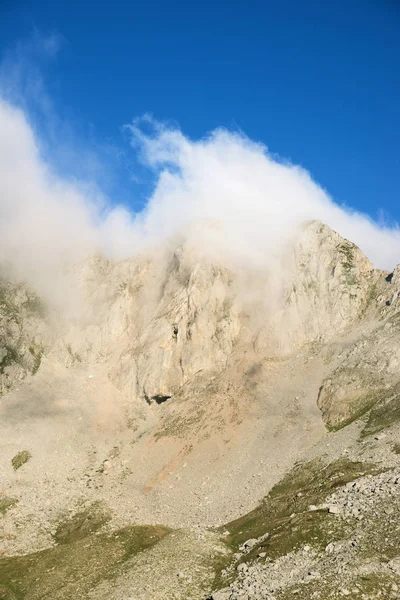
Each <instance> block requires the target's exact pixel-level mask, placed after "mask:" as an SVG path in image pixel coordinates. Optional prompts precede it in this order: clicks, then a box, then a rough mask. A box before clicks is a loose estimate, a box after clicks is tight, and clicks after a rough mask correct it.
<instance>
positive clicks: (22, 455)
mask: <svg viewBox="0 0 400 600" xmlns="http://www.w3.org/2000/svg"><path fill="white" fill-rule="evenodd" d="M31 458H32V454H31V453H30V452H29V451H28V450H21V452H18V454H16V455H15V456H14V458H12V459H11V464H12V466H13V468H14V469H15V471H16V470H17V469H19V468H20V467H22V465H24V464H25V463H27V462H28V460H29V459H31Z"/></svg>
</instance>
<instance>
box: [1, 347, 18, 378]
mask: <svg viewBox="0 0 400 600" xmlns="http://www.w3.org/2000/svg"><path fill="white" fill-rule="evenodd" d="M4 350H5V351H6V354H5V356H4V357H3V358H2V360H1V361H0V375H3V374H4V370H5V369H6V367H10V366H11V365H12V364H13V363H19V360H20V358H19V355H18V352H17V350H16V349H15V348H13V347H12V346H5V347H4Z"/></svg>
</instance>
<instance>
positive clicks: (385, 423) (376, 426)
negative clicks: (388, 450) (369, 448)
mask: <svg viewBox="0 0 400 600" xmlns="http://www.w3.org/2000/svg"><path fill="white" fill-rule="evenodd" d="M397 422H400V394H399V393H396V394H395V396H394V397H392V398H391V399H390V400H389V401H387V402H384V403H380V404H379V405H378V406H375V407H374V408H373V409H372V410H371V412H370V414H369V417H368V421H367V423H366V425H365V427H364V429H363V430H362V432H361V435H362V436H363V437H365V436H367V435H373V434H375V433H378V431H382V429H386V428H387V427H390V426H391V425H393V424H394V423H397Z"/></svg>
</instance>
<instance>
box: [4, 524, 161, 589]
mask: <svg viewBox="0 0 400 600" xmlns="http://www.w3.org/2000/svg"><path fill="white" fill-rule="evenodd" d="M81 533H82V530H81ZM168 533H170V530H169V529H168V528H166V527H162V526H131V527H125V528H123V529H120V530H118V531H116V532H114V533H112V534H105V533H103V534H100V535H99V534H98V533H97V534H96V533H94V532H86V534H85V535H83V536H78V537H77V538H74V539H72V538H70V540H69V541H66V538H64V541H63V543H61V544H58V545H56V546H55V547H54V548H49V549H47V550H43V551H41V552H35V553H33V554H28V555H25V556H13V557H5V558H1V559H0V590H3V589H4V590H8V592H9V593H10V594H14V595H10V596H9V597H8V596H6V595H5V593H6V592H4V595H3V596H2V595H1V594H2V593H3V592H2V591H0V599H1V600H3V599H4V600H9V598H10V599H11V598H12V600H14V599H15V600H42V599H43V598H51V600H71V599H72V598H82V599H83V598H86V594H87V593H88V592H89V590H91V589H92V588H93V587H94V586H95V585H96V584H98V583H100V582H101V581H104V580H107V579H112V578H114V577H115V576H116V575H117V574H118V572H120V570H121V569H123V566H124V563H125V562H126V561H127V560H128V559H129V558H131V557H132V556H134V555H135V554H137V553H139V552H142V551H144V550H146V549H148V548H151V547H152V546H154V545H155V544H156V543H157V542H158V541H160V540H161V539H162V538H163V537H164V536H165V535H168ZM8 592H7V593H8Z"/></svg>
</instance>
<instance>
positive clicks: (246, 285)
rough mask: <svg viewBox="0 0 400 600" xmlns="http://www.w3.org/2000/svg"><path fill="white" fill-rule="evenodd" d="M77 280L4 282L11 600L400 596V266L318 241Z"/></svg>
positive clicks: (106, 271)
mask: <svg viewBox="0 0 400 600" xmlns="http://www.w3.org/2000/svg"><path fill="white" fill-rule="evenodd" d="M68 276H69V277H70V278H71V281H73V286H72V287H71V298H72V297H73V299H74V302H73V305H74V307H75V311H74V313H73V314H71V313H70V312H69V313H68V315H65V316H64V315H62V314H60V311H59V310H58V309H57V310H56V309H54V307H52V306H51V305H46V304H45V303H44V301H43V299H41V298H39V297H38V296H36V295H35V294H34V292H33V291H31V290H28V289H27V288H26V287H25V286H23V285H21V284H16V283H12V282H10V281H9V280H6V279H3V281H2V282H0V284H1V285H0V287H1V289H0V377H1V388H0V393H1V398H0V445H1V452H0V481H1V489H0V513H1V515H2V516H1V529H0V535H1V551H2V553H3V558H0V598H4V600H6V599H7V600H9V599H11V598H26V599H27V600H33V599H39V598H45V597H51V598H60V599H62V598H70V597H72V596H73V595H75V596H77V597H80V598H96V599H99V598H104V599H106V598H107V599H111V598H115V599H116V600H117V599H118V600H125V599H126V600H128V598H131V599H132V598H135V599H142V598H143V599H147V598H148V599H149V600H150V599H154V598H160V599H162V598H177V599H179V598H181V599H184V598H185V599H189V598H193V599H198V600H201V599H204V598H206V597H207V595H208V596H210V594H211V593H212V597H213V598H215V600H217V599H218V600H222V599H228V598H229V599H230V600H236V599H237V600H238V599H239V598H240V599H244V598H248V599H250V598H251V599H253V598H254V599H258V598H259V599H261V598H271V599H272V598H273V597H274V598H291V597H299V598H311V597H316V598H331V597H332V598H334V597H337V596H340V595H344V596H346V595H347V596H354V597H376V596H374V594H377V593H378V590H381V596H382V597H397V596H396V594H397V591H398V589H400V582H399V576H400V572H399V565H398V561H399V560H400V548H399V545H398V544H397V543H396V542H395V540H396V539H397V538H396V536H398V531H399V525H400V513H399V508H400V505H399V494H398V490H399V485H398V475H399V463H400V454H399V452H400V450H399V449H400V439H399V417H400V414H399V413H400V399H399V390H400V369H399V360H400V343H399V339H400V338H399V335H398V334H399V332H398V328H399V327H400V299H399V298H400V270H399V268H396V269H395V270H394V272H393V273H389V272H382V271H379V270H377V269H375V268H374V267H373V265H372V264H371V263H370V262H369V261H368V259H366V258H365V257H364V256H363V254H362V253H361V251H360V250H359V249H358V248H357V247H356V246H354V245H353V244H352V243H351V242H349V241H347V240H344V239H342V238H341V237H340V236H339V235H338V234H337V233H335V232H333V231H332V230H330V229H329V228H328V227H327V226H325V225H323V224H322V223H319V222H310V223H307V224H305V225H304V227H303V228H302V230H301V232H299V236H298V239H297V240H296V241H295V243H294V245H293V247H291V248H288V249H287V252H286V253H285V254H284V256H283V257H282V259H281V263H280V269H279V270H278V272H274V273H259V272H257V271H256V270H253V271H251V270H248V271H247V272H246V273H243V271H235V269H232V267H231V268H229V269H228V268H227V267H226V266H224V265H223V264H222V263H221V262H216V261H215V260H210V258H209V257H206V256H204V254H202V253H200V252H199V248H196V247H194V246H193V245H192V244H190V242H189V240H187V239H185V238H182V239H180V240H172V241H171V243H170V245H169V246H168V247H167V248H163V249H162V251H160V252H159V253H156V254H153V255H152V256H151V257H150V256H143V257H138V258H136V259H135V260H126V261H120V262H113V261H109V260H106V259H105V258H103V257H101V256H97V257H94V258H92V259H91V260H89V261H87V262H86V263H84V264H82V265H75V266H73V267H69V271H68ZM383 432H384V433H383ZM383 435H385V436H386V437H381V436H383ZM387 511H389V512H387ZM383 515H386V516H387V518H384V519H382V516H383ZM368 523H369V524H371V523H372V524H373V528H372V529H371V526H370V525H368ZM249 540H250V541H249ZM396 561H397V562H396ZM382 582H384V583H382ZM396 582H398V583H396ZM397 585H398V586H399V588H396V586H397ZM218 589H219V590H220V591H218V592H215V590H218ZM212 590H214V592H212ZM210 597H211V596H210Z"/></svg>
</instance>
